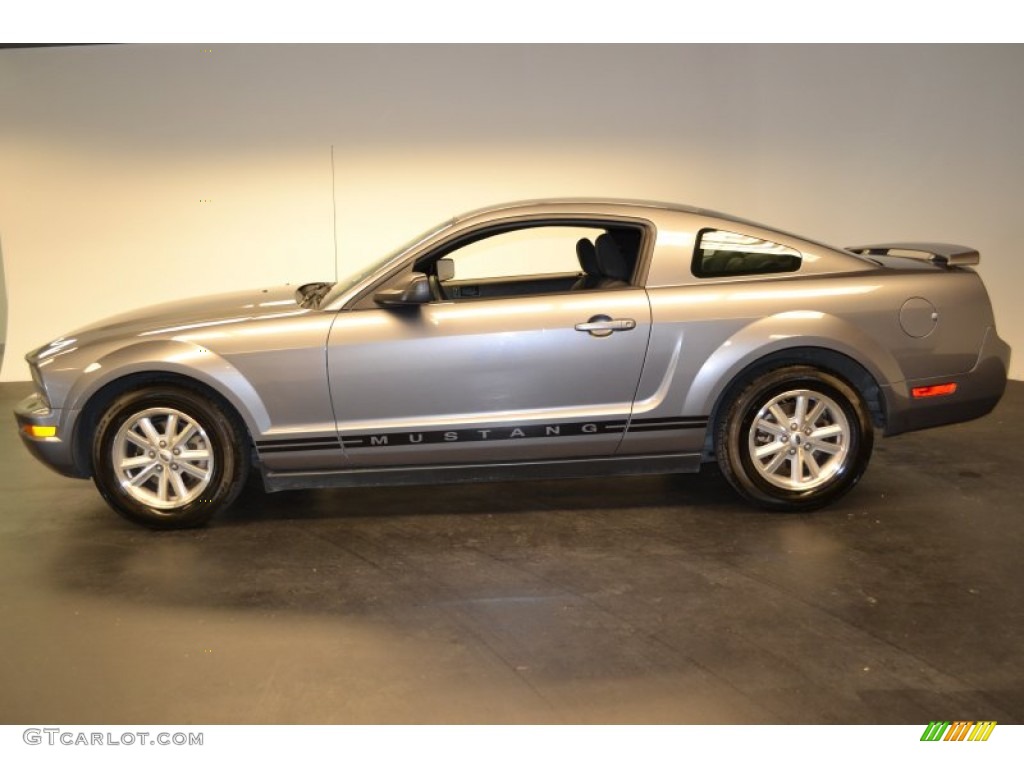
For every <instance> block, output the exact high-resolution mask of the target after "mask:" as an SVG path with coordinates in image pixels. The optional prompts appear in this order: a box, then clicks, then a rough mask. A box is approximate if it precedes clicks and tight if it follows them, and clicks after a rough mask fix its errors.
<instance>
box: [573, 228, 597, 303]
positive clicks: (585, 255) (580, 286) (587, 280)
mask: <svg viewBox="0 0 1024 768" xmlns="http://www.w3.org/2000/svg"><path fill="white" fill-rule="evenodd" d="M576 258H577V259H579V262H580V269H581V270H583V276H582V277H581V278H580V279H579V280H577V281H576V282H575V283H573V286H572V290H574V291H585V290H590V289H593V288H597V286H598V283H599V282H600V281H601V274H600V273H599V272H598V269H597V248H595V247H594V244H593V243H592V242H590V240H588V239H587V238H585V237H584V238H581V239H580V240H578V241H577V242H576Z"/></svg>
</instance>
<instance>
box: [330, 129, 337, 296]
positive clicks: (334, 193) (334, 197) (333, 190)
mask: <svg viewBox="0 0 1024 768" xmlns="http://www.w3.org/2000/svg"><path fill="white" fill-rule="evenodd" d="M331 211H332V213H333V219H332V224H333V227H332V229H331V231H332V233H333V234H334V282H338V187H337V184H335V181H334V145H333V144H331Z"/></svg>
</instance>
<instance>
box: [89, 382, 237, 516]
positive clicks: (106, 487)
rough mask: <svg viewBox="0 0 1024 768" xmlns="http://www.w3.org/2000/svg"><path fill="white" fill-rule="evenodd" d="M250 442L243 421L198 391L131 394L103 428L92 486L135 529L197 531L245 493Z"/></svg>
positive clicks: (159, 389)
mask: <svg viewBox="0 0 1024 768" xmlns="http://www.w3.org/2000/svg"><path fill="white" fill-rule="evenodd" d="M146 422H148V425H147V424H146ZM150 436H151V437H152V439H150ZM168 438H169V439H168ZM248 443H249V441H248V438H247V433H246V431H245V428H244V427H243V426H242V425H241V424H240V423H239V420H238V419H237V417H235V415H234V414H233V413H230V412H228V411H227V410H226V409H224V408H222V407H221V406H220V405H219V404H217V403H216V402H214V401H213V400H211V399H210V398H209V397H207V396H205V395H203V394H202V393H200V392H198V391H195V390H192V389H188V388H185V387H181V386H170V385H168V386H152V387H147V388H145V389H139V390H135V391H132V392H127V393H125V394H123V395H121V396H120V397H118V398H117V399H116V400H114V402H113V403H111V404H110V406H109V407H108V408H107V410H106V412H105V413H104V414H103V416H102V418H101V419H100V421H99V424H98V425H97V427H96V432H95V433H94V437H93V445H92V462H93V482H94V483H95V484H96V487H97V488H98V489H99V492H100V493H101V494H102V495H103V498H104V499H106V500H107V502H108V503H109V504H110V505H111V506H112V507H113V508H114V510H115V511H117V513H118V514H120V515H121V516H122V517H125V518H127V519H128V520H131V521H132V522H135V523H140V524H141V525H145V526H147V527H149V528H160V529H171V528H194V527H197V526H201V525H205V524H206V523H207V522H208V521H209V520H210V518H212V517H213V516H214V515H215V514H217V513H218V512H219V511H221V510H222V509H225V508H227V507H228V506H230V505H231V503H232V502H233V501H234V500H235V499H236V498H237V496H238V494H239V493H240V492H241V490H242V488H243V487H244V486H245V483H246V479H247V477H248V474H249V452H248V449H247V446H248ZM204 457H205V458H204Z"/></svg>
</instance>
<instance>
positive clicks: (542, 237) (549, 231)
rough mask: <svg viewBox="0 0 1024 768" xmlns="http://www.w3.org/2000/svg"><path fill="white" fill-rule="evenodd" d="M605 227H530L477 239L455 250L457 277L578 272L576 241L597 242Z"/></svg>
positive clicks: (547, 274)
mask: <svg viewBox="0 0 1024 768" xmlns="http://www.w3.org/2000/svg"><path fill="white" fill-rule="evenodd" d="M602 234H604V230H603V229H591V228H585V227H531V228H529V229H516V230H512V231H510V232H499V233H498V234H495V235H491V236H490V237H486V238H484V239H483V240H477V241H476V242H474V243H470V244H469V245H464V246H463V247H461V248H459V249H457V250H455V251H452V252H451V253H449V254H448V258H449V259H451V260H452V262H454V264H455V279H456V280H495V279H500V278H506V277H507V278H517V277H526V276H537V277H544V276H551V275H559V274H562V275H564V274H578V273H579V272H580V264H579V261H578V259H577V257H576V243H577V241H579V240H580V239H581V238H588V239H590V240H591V241H594V240H596V239H597V238H598V236H600V235H602Z"/></svg>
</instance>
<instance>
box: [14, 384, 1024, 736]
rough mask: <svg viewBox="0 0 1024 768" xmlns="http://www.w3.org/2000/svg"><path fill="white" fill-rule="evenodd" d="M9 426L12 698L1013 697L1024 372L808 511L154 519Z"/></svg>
mask: <svg viewBox="0 0 1024 768" xmlns="http://www.w3.org/2000/svg"><path fill="white" fill-rule="evenodd" d="M28 390H29V386H28V385H20V384H5V385H0V410H3V411H6V412H8V413H9V412H10V408H11V407H13V405H14V403H15V402H16V400H17V399H19V398H20V397H21V396H22V395H24V394H26V393H27V392H28ZM7 424H8V428H7V429H4V430H2V431H0V463H2V466H3V468H4V470H3V474H2V477H0V506H2V510H3V511H2V514H0V722H3V723H96V724H102V723H182V724H185V723H908V724H911V723H913V724H924V723H927V722H928V721H930V720H935V719H950V720H952V719H960V718H962V719H989V720H997V721H999V722H1001V723H1006V722H1015V723H1020V722H1024V653H1022V650H1024V642H1022V630H1024V560H1022V558H1021V550H1022V544H1024V455H1022V452H1021V451H1020V450H1019V441H1018V439H1017V438H1018V437H1019V436H1020V432H1021V427H1022V426H1024V383H1017V382H1014V383H1011V386H1010V388H1009V391H1008V393H1007V397H1006V398H1005V399H1004V401H1003V403H1002V404H1001V405H1000V406H999V408H998V409H997V410H996V411H995V412H994V413H993V414H992V415H990V416H989V417H987V418H985V419H982V420H980V421H977V422H973V423H970V424H964V425H958V426H955V427H947V428H942V429H938V430H933V431H929V432H922V433H918V434H915V435H905V436H901V437H897V438H893V439H889V440H883V441H880V442H879V443H878V444H877V445H876V452H875V456H874V459H873V462H872V466H871V468H870V469H869V471H868V474H867V476H866V478H865V480H864V481H863V483H862V484H861V486H860V487H859V488H857V489H856V490H855V491H854V492H853V493H852V494H851V495H850V496H848V497H847V498H846V499H845V500H843V501H842V502H840V503H839V504H838V505H836V506H834V507H832V508H830V509H828V510H825V511H822V512H818V513H815V514H800V515H780V514H767V513H763V512H758V511H755V510H752V509H750V508H748V507H746V506H744V505H743V504H742V503H740V502H739V501H738V500H737V499H736V498H735V497H734V496H733V494H732V492H731V491H730V489H729V488H728V486H727V485H726V483H725V481H724V480H723V479H722V478H721V477H720V476H718V475H717V474H716V473H709V474H706V475H700V476H682V477H649V478H629V479H606V480H586V481H558V482H554V481H553V482H542V483H528V484H527V483H524V484H492V485H468V486H447V487H438V488H402V489H381V490H336V491H335V490H331V491H309V492H293V493H285V494H277V495H273V496H264V495H262V494H261V493H256V492H247V494H246V495H245V496H244V497H243V498H242V500H241V502H240V503H239V504H238V506H237V508H236V509H235V510H233V511H231V512H230V513H229V514H227V515H225V516H223V517H221V518H219V519H217V520H215V522H214V523H213V524H212V525H211V526H210V527H208V528H206V529H203V530H199V531H186V532H172V533H154V532H150V531H147V530H143V529H141V528H137V527H134V526H132V525H131V524H129V523H126V522H124V521H122V520H121V519H120V518H119V517H117V516H116V515H115V514H114V513H113V512H111V511H110V510H109V509H107V507H106V506H105V505H104V503H103V501H102V500H101V499H100V497H99V495H98V494H97V493H96V492H95V490H94V489H93V487H92V484H91V483H89V482H83V481H74V480H67V479H64V478H61V477H59V476H57V475H55V474H53V473H51V472H50V471H49V470H47V469H45V468H44V467H42V466H41V465H39V464H37V463H36V462H35V461H34V460H33V459H31V458H30V457H29V455H28V453H27V452H26V451H25V450H24V449H23V448H22V447H21V445H20V444H19V440H18V438H17V435H16V432H15V428H14V424H13V418H11V419H10V420H9V421H8V422H7Z"/></svg>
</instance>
